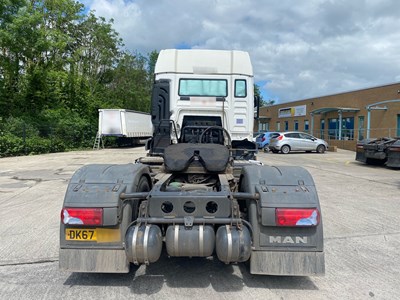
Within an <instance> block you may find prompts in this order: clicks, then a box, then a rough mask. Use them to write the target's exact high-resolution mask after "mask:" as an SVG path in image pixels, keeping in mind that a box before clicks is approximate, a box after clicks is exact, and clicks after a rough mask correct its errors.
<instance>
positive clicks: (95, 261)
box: [59, 248, 130, 273]
mask: <svg viewBox="0 0 400 300" xmlns="http://www.w3.org/2000/svg"><path fill="white" fill-rule="evenodd" d="M129 265H130V264H129V262H128V260H127V258H126V254H125V250H124V249H110V250H104V249H63V248H60V258H59V266H60V269H61V270H64V271H70V272H85V273H128V272H129Z"/></svg>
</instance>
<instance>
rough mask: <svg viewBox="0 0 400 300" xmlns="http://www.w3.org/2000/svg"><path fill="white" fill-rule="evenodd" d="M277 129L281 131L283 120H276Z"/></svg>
mask: <svg viewBox="0 0 400 300" xmlns="http://www.w3.org/2000/svg"><path fill="white" fill-rule="evenodd" d="M276 131H281V122H276Z"/></svg>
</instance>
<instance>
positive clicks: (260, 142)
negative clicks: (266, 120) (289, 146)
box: [255, 131, 279, 150]
mask: <svg viewBox="0 0 400 300" xmlns="http://www.w3.org/2000/svg"><path fill="white" fill-rule="evenodd" d="M277 136H279V132H273V131H269V132H264V133H262V134H260V135H258V136H257V137H256V141H255V142H256V144H257V147H258V148H259V149H266V150H268V145H269V141H270V139H271V137H277Z"/></svg>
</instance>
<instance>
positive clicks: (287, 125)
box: [285, 121, 289, 131]
mask: <svg viewBox="0 0 400 300" xmlns="http://www.w3.org/2000/svg"><path fill="white" fill-rule="evenodd" d="M288 130H289V122H288V121H285V131H288Z"/></svg>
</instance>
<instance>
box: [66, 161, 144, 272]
mask: <svg viewBox="0 0 400 300" xmlns="http://www.w3.org/2000/svg"><path fill="white" fill-rule="evenodd" d="M143 176H145V177H147V178H148V182H149V186H150V187H151V180H150V171H149V168H148V166H146V165H142V164H126V165H111V164H99V165H87V166H84V167H82V168H80V169H79V170H77V171H76V172H75V174H74V175H73V176H72V178H71V180H70V183H69V184H68V187H67V192H66V194H65V198H64V204H63V207H75V208H78V207H82V208H90V207H96V208H97V207H98V208H103V226H101V230H103V232H104V230H110V231H109V232H111V231H113V232H115V230H116V232H117V233H116V236H117V237H116V238H114V239H113V241H112V242H98V241H96V242H86V241H85V242H80V241H67V240H66V236H65V230H66V228H71V225H64V224H63V222H61V223H60V259H59V265H60V269H62V270H68V271H73V272H109V273H126V272H129V262H128V261H127V258H126V255H125V250H124V246H123V241H124V236H125V232H126V229H127V228H128V225H129V224H130V223H131V222H132V207H133V206H134V204H133V202H129V201H127V202H124V203H123V202H122V200H121V199H120V195H121V193H132V192H136V191H137V188H138V185H139V181H140V179H141V178H142V177H143ZM135 206H137V204H136V205H135ZM72 227H75V228H77V225H75V226H72ZM106 234H109V233H106Z"/></svg>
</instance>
